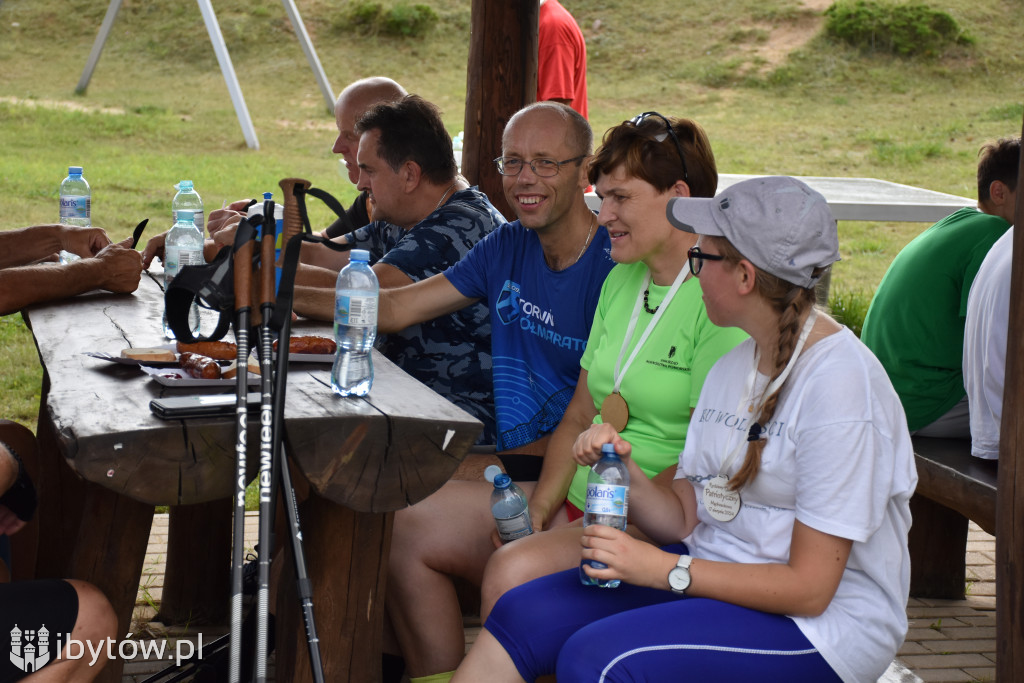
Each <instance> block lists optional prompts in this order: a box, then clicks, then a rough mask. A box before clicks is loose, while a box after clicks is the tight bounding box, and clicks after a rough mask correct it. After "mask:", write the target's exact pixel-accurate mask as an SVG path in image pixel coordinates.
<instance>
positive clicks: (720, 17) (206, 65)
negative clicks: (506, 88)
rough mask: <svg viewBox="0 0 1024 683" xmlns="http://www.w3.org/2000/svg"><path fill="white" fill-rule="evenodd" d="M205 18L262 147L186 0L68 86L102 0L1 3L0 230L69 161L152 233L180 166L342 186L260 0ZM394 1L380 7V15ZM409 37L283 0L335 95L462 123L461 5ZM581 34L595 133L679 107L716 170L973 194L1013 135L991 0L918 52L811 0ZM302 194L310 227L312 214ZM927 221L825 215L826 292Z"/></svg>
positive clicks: (585, 6) (221, 180)
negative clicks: (883, 43) (832, 261)
mask: <svg viewBox="0 0 1024 683" xmlns="http://www.w3.org/2000/svg"><path fill="white" fill-rule="evenodd" d="M214 4H215V10H216V12H217V16H218V19H219V21H220V25H221V30H222V33H223V34H224V37H225V40H226V42H227V45H228V48H229V50H230V53H231V57H232V60H233V63H234V66H235V69H236V71H237V74H238V78H239V82H240V85H241V88H242V92H243V94H244V96H245V98H246V102H247V104H248V108H249V111H250V113H251V114H252V119H253V124H254V126H255V129H256V133H257V135H258V137H259V142H260V149H259V150H258V151H256V150H250V149H248V148H247V147H246V146H245V143H244V140H243V137H242V133H241V130H240V128H239V125H238V121H237V119H236V117H235V112H234V109H233V108H232V105H231V101H230V99H229V97H228V93H227V90H226V88H225V85H224V82H223V80H222V77H221V73H220V70H219V68H218V65H217V61H216V59H215V57H214V54H213V50H212V48H211V46H210V44H209V41H208V39H207V35H206V31H205V28H204V25H203V22H202V18H201V15H200V13H199V9H198V7H197V6H196V5H195V4H194V3H188V2H184V3H176V4H175V3H171V4H168V3H153V2H143V1H142V0H134V1H132V0H129V1H128V2H125V3H124V4H123V6H122V8H121V11H120V15H119V16H118V18H117V21H116V22H115V24H114V27H113V30H112V31H111V34H110V37H109V39H108V41H107V45H106V48H105V50H104V53H103V55H102V58H101V59H100V61H99V63H98V66H97V68H96V70H95V72H94V74H93V77H92V81H91V83H90V85H89V88H88V90H87V92H86V93H85V94H81V95H79V94H75V93H74V88H75V85H76V84H77V82H78V79H79V77H80V75H81V73H82V69H83V67H84V65H85V62H86V59H87V57H88V54H89V51H90V49H91V47H92V42H93V40H94V38H95V34H96V31H97V30H98V28H99V26H100V23H101V21H102V19H103V16H104V13H105V11H106V6H107V3H105V2H94V1H92V0H5V1H3V2H0V187H2V188H3V195H2V197H3V199H2V200H0V207H2V208H3V221H2V225H0V229H6V228H12V227H20V226H23V225H29V224H33V223H41V222H49V221H53V220H55V219H56V218H57V188H58V185H59V183H60V181H61V179H62V178H63V177H64V175H65V173H66V171H67V166H68V165H70V164H81V165H82V166H84V167H85V175H86V178H87V179H88V180H89V182H90V183H91V185H92V192H93V222H94V224H97V225H101V226H103V227H105V228H107V229H108V231H109V232H110V233H111V235H112V237H114V238H115V239H117V238H123V237H125V236H127V235H128V234H129V232H130V230H131V228H132V227H133V226H134V225H135V224H136V223H137V222H138V221H139V220H141V219H142V218H144V217H149V218H150V219H151V220H150V227H149V234H154V233H155V232H156V231H158V230H160V229H163V228H166V227H169V224H170V201H171V197H172V195H173V192H174V190H173V188H172V186H173V184H174V183H175V182H177V181H178V180H180V179H182V178H191V179H192V180H194V181H195V184H196V189H197V191H198V192H199V193H200V195H201V196H202V197H203V199H204V201H205V204H206V211H207V212H209V211H210V210H211V209H214V208H219V207H220V206H221V205H222V203H223V202H225V201H231V200H234V199H237V198H240V197H242V196H255V195H258V194H259V193H260V192H263V191H264V190H268V189H269V190H275V189H277V182H278V180H280V179H281V178H285V177H292V176H297V177H305V178H308V179H310V180H311V181H312V182H313V183H314V185H316V186H318V187H322V188H324V189H327V190H328V191H331V192H332V193H334V194H336V195H337V196H339V198H341V199H342V200H343V201H346V202H347V201H348V200H349V199H351V198H352V197H353V196H354V194H355V191H354V189H353V188H352V187H351V186H350V185H349V184H348V183H347V181H346V180H344V178H343V177H342V176H341V175H340V174H339V164H338V159H337V157H335V156H334V155H333V154H332V153H331V151H330V147H331V145H332V143H333V141H334V136H335V132H334V123H333V119H332V116H331V115H330V113H329V112H328V110H327V107H326V105H325V102H324V100H323V97H322V95H321V93H320V91H319V89H318V86H317V83H316V81H315V80H314V78H313V75H312V73H311V72H310V69H309V67H308V65H307V63H306V60H305V57H304V55H303V54H302V51H301V49H300V48H299V46H298V43H297V41H296V39H295V36H294V34H293V33H292V31H291V28H290V25H289V23H288V20H287V17H286V15H285V13H284V10H283V8H282V6H281V3H280V2H277V0H245V1H243V0H218V2H216V3H214ZM397 4H401V3H399V2H398V1H397V0H383V2H382V5H383V6H384V7H385V8H390V7H394V6H395V5H397ZM425 4H427V5H429V6H430V7H431V8H432V10H433V11H434V13H435V14H436V23H435V24H434V25H433V27H432V28H431V29H430V30H429V31H427V32H426V33H425V34H424V35H421V36H417V37H406V38H402V37H394V36H390V35H387V34H386V33H385V32H382V31H380V30H376V31H375V30H365V29H360V28H359V26H357V24H356V22H354V20H353V14H352V11H353V9H355V8H357V7H359V6H363V5H365V3H364V2H350V1H346V0H299V2H297V5H298V8H299V10H300V12H301V13H302V15H303V18H304V19H305V23H306V27H307V29H308V31H309V34H310V35H311V37H312V39H313V41H314V44H315V46H316V49H317V52H318V55H319V58H320V61H321V63H322V64H323V66H324V69H325V71H326V73H327V75H328V78H329V80H330V81H331V84H332V86H333V89H334V91H335V92H337V91H338V90H340V89H341V87H343V86H344V85H345V84H346V83H347V82H349V81H351V80H354V79H356V78H359V77H364V76H369V75H375V74H386V75H389V76H392V77H394V78H396V79H397V80H399V81H400V82H401V83H403V84H404V85H405V86H406V88H407V89H409V90H410V91H411V92H416V93H419V94H421V95H423V96H424V97H425V98H427V99H429V100H431V101H433V102H436V103H437V104H438V105H439V106H440V107H441V108H442V111H443V113H444V117H445V122H446V125H447V126H448V128H449V130H450V131H451V132H452V133H456V132H458V131H459V130H462V128H463V127H464V126H463V117H464V112H463V107H464V102H465V95H466V60H467V55H468V46H469V39H470V36H469V26H470V3H468V2H465V1H464V0H425ZM563 4H564V5H565V6H566V7H567V8H568V9H569V10H570V11H572V12H573V13H574V15H575V16H576V18H577V20H578V21H579V23H580V25H581V27H582V28H583V31H584V35H585V36H586V38H587V45H588V69H589V79H588V80H589V90H590V113H591V123H592V124H593V127H594V129H595V131H596V133H597V137H598V138H600V135H601V134H602V133H603V131H604V130H606V129H607V128H608V127H609V126H611V125H614V124H616V123H618V122H620V121H622V120H624V119H627V118H630V117H632V116H633V115H635V114H636V113H638V112H640V111H646V110H651V109H656V110H658V111H661V112H662V113H666V114H672V115H680V116H689V117H692V118H694V119H696V120H697V121H700V122H701V123H702V124H703V125H704V127H705V128H706V129H707V131H708V134H709V136H710V138H711V141H712V145H713V146H714V148H715V153H716V157H717V159H718V166H719V170H720V171H721V172H727V173H788V174H797V175H824V176H864V177H877V178H883V179H886V180H892V181H896V182H901V183H906V184H911V185H918V186H921V187H926V188H929V189H933V190H938V191H942V192H949V193H952V194H958V195H962V196H968V197H973V196H974V194H975V190H974V177H975V164H976V158H977V151H978V149H979V147H980V146H981V144H982V143H983V142H985V141H986V140H989V139H992V138H996V137H1000V136H1008V135H1017V134H1019V133H1020V130H1021V118H1022V115H1024V107H1022V105H1021V99H1020V93H1021V91H1022V88H1021V85H1022V80H1024V68H1022V62H1024V43H1022V42H1021V41H1020V40H1019V37H1018V35H1017V34H1018V33H1019V25H1018V24H1019V22H1012V21H1006V20H1005V19H1006V15H1007V13H1008V12H1009V11H1011V10H1009V9H1008V8H1007V7H1006V6H1005V5H1004V4H1003V3H1002V2H1001V1H997V0H978V1H974V2H968V1H967V0H948V1H947V2H945V3H944V4H943V5H942V9H943V10H944V11H946V12H949V13H950V15H951V16H953V17H954V18H955V20H956V21H957V22H958V23H959V24H960V26H962V27H963V29H964V30H965V32H967V33H968V34H970V35H972V36H975V37H976V38H978V40H976V42H975V43H974V44H973V45H958V46H954V47H952V48H950V49H949V50H948V51H947V52H944V53H942V54H939V55H937V56H933V57H929V58H906V57H897V56H893V55H890V54H882V53H864V52H861V51H860V50H858V49H856V48H853V47H850V46H847V45H843V44H840V43H837V42H836V41H834V40H833V39H830V38H828V37H826V36H825V35H824V33H823V32H822V26H823V22H824V19H823V11H824V10H825V9H826V8H827V6H828V4H827V2H824V3H823V2H820V1H819V0H806V1H804V2H796V1H794V0H767V2H766V1H764V0H757V1H755V0H726V1H725V2H720V3H716V4H714V5H711V6H709V5H706V4H690V5H685V4H679V3H665V2H655V1H654V0H630V1H629V2H626V1H625V0H586V1H584V0H563ZM327 217H328V216H327V211H326V209H321V208H320V207H319V206H317V207H315V208H314V216H313V218H314V222H316V221H320V222H321V223H322V222H324V221H326V220H327ZM926 227H927V225H924V224H915V223H902V224H901V223H891V224H878V223H859V222H843V223H841V224H840V240H841V242H840V252H841V254H842V257H843V260H842V261H841V262H840V263H839V264H837V265H836V268H835V273H834V276H833V279H832V287H833V292H834V293H835V294H836V295H837V296H839V297H841V298H842V300H843V302H844V304H843V305H844V307H846V308H849V309H850V310H851V311H855V310H856V309H858V308H863V307H864V306H866V302H867V300H868V299H869V298H870V294H871V292H872V291H873V290H874V287H875V286H876V285H877V283H878V281H879V279H880V278H881V276H882V274H883V273H884V272H885V269H886V267H887V266H888V264H889V262H890V261H891V260H892V258H893V256H894V255H895V254H896V253H897V252H898V251H899V249H900V248H901V247H902V246H903V245H904V244H906V242H908V241H909V240H910V239H912V238H913V237H914V236H915V235H916V234H918V233H919V232H920V231H921V230H923V229H924V228H926ZM0 341H2V343H3V344H4V349H5V353H4V354H2V359H0V362H2V363H3V364H4V371H3V373H2V374H0V415H3V416H6V417H10V418H13V419H16V420H19V421H21V422H24V423H25V424H27V425H28V426H30V427H32V428H34V426H35V424H34V423H35V414H36V410H37V409H38V400H39V383H40V372H39V370H38V361H37V359H36V357H35V350H34V347H33V344H32V341H31V335H30V334H29V332H28V331H27V329H26V328H25V327H24V325H23V324H22V323H21V321H20V316H16V315H15V316H7V317H6V318H3V319H0Z"/></svg>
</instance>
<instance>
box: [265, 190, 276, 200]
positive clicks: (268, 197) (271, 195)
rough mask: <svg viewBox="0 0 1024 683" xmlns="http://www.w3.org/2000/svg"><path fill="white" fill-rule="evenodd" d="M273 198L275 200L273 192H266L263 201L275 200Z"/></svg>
mask: <svg viewBox="0 0 1024 683" xmlns="http://www.w3.org/2000/svg"><path fill="white" fill-rule="evenodd" d="M273 198H274V193H273V192H264V193H263V201H267V200H268V199H273Z"/></svg>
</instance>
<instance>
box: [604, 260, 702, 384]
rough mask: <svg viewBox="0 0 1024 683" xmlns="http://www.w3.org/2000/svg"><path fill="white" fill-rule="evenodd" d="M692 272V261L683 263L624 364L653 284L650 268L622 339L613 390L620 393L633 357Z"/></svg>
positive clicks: (613, 376)
mask: <svg viewBox="0 0 1024 683" xmlns="http://www.w3.org/2000/svg"><path fill="white" fill-rule="evenodd" d="M689 274H690V263H689V261H687V262H685V263H683V267H682V268H681V269H680V270H679V274H678V275H676V279H675V280H673V281H672V286H671V287H670V288H669V290H668V294H666V295H665V298H664V299H662V301H661V303H660V304H658V310H657V312H656V313H655V314H654V317H653V318H651V321H650V322H649V323H647V327H646V329H644V333H643V334H642V335H641V336H640V341H638V342H637V343H636V346H634V347H633V353H631V354H629V358H628V359H627V360H626V364H625V365H623V364H622V358H623V357H624V356H625V355H626V349H627V348H629V342H630V340H631V339H632V338H633V332H634V331H636V325H637V322H638V321H639V320H640V306H642V305H643V300H644V290H646V289H647V287H648V286H650V284H651V271H650V270H649V269H648V271H647V275H645V276H644V282H643V284H642V285H640V294H639V295H638V296H637V299H636V304H634V305H633V313H632V315H631V316H630V317H629V326H628V327H626V336H625V337H624V338H623V339H622V348H621V349H619V359H618V360H617V361H615V374H613V375H612V381H613V386H612V392H613V393H616V394H617V393H619V387H621V386H622V378H623V377H625V375H626V371H627V370H628V369H629V366H630V365H632V363H633V359H635V358H636V355H637V354H638V353H639V352H640V349H641V347H643V345H644V342H646V341H647V338H648V337H650V336H651V332H653V331H654V328H655V326H656V325H657V324H658V321H659V320H661V316H662V315H664V314H665V310H666V309H667V308H668V305H669V303H670V302H671V301H672V297H674V296H675V295H676V292H677V291H679V287H680V286H682V284H683V280H685V279H686V276H687V275H689Z"/></svg>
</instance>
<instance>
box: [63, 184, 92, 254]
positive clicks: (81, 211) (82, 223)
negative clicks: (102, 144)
mask: <svg viewBox="0 0 1024 683" xmlns="http://www.w3.org/2000/svg"><path fill="white" fill-rule="evenodd" d="M60 222H61V224H62V225H76V226H78V227H82V228H88V227H89V226H90V225H92V191H91V190H90V189H89V183H88V182H87V181H86V180H85V178H84V177H83V176H82V167H81V166H68V177H67V178H65V179H64V180H63V181H61V184H60ZM59 256H60V262H61V263H64V264H67V263H71V262H72V261H77V260H78V259H79V258H81V257H80V256H79V255H78V254H74V253H72V252H70V251H64V250H63V249H62V250H61V251H60V254H59Z"/></svg>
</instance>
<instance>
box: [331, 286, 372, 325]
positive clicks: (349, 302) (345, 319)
mask: <svg viewBox="0 0 1024 683" xmlns="http://www.w3.org/2000/svg"><path fill="white" fill-rule="evenodd" d="M334 322H335V324H336V325H349V326H353V327H373V326H375V325H376V324H377V297H375V296H348V295H345V294H339V295H338V299H337V301H336V302H335V310H334Z"/></svg>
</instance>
